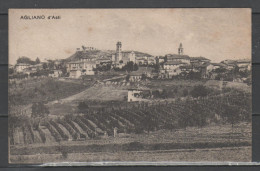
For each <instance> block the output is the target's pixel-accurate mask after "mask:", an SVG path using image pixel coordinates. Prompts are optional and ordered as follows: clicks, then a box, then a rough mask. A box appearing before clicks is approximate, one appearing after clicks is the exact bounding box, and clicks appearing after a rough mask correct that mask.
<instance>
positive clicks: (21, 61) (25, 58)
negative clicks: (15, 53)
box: [16, 56, 35, 65]
mask: <svg viewBox="0 0 260 171" xmlns="http://www.w3.org/2000/svg"><path fill="white" fill-rule="evenodd" d="M16 62H17V64H19V63H25V64H30V65H34V64H35V62H34V61H32V60H31V59H30V58H28V57H25V56H23V57H20V58H18V59H17V60H16Z"/></svg>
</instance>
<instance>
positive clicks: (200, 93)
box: [190, 85, 209, 98]
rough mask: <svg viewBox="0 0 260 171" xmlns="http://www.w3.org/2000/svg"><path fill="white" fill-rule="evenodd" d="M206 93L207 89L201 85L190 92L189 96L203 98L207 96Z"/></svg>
mask: <svg viewBox="0 0 260 171" xmlns="http://www.w3.org/2000/svg"><path fill="white" fill-rule="evenodd" d="M208 93H209V92H208V89H207V88H206V87H205V86H203V85H198V86H195V87H194V88H193V90H192V91H191V92H190V94H191V96H192V97H194V98H198V97H205V96H207V95H208Z"/></svg>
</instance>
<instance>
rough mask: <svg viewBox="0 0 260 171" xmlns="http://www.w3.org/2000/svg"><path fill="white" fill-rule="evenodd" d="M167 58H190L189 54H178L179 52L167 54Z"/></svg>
mask: <svg viewBox="0 0 260 171" xmlns="http://www.w3.org/2000/svg"><path fill="white" fill-rule="evenodd" d="M166 58H167V59H168V58H174V59H190V57H189V56H188V55H178V54H167V55H166Z"/></svg>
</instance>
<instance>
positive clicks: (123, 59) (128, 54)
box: [112, 42, 136, 68]
mask: <svg viewBox="0 0 260 171" xmlns="http://www.w3.org/2000/svg"><path fill="white" fill-rule="evenodd" d="M129 61H132V62H134V63H136V61H135V52H134V51H122V43H121V42H117V44H116V53H115V54H113V55H112V64H113V65H114V66H115V67H119V68H121V67H123V66H124V65H126V64H127V62H129Z"/></svg>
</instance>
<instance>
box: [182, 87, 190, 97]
mask: <svg viewBox="0 0 260 171" xmlns="http://www.w3.org/2000/svg"><path fill="white" fill-rule="evenodd" d="M188 94H189V91H188V90H187V89H186V88H185V89H183V92H182V95H183V97H186V96H188Z"/></svg>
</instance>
